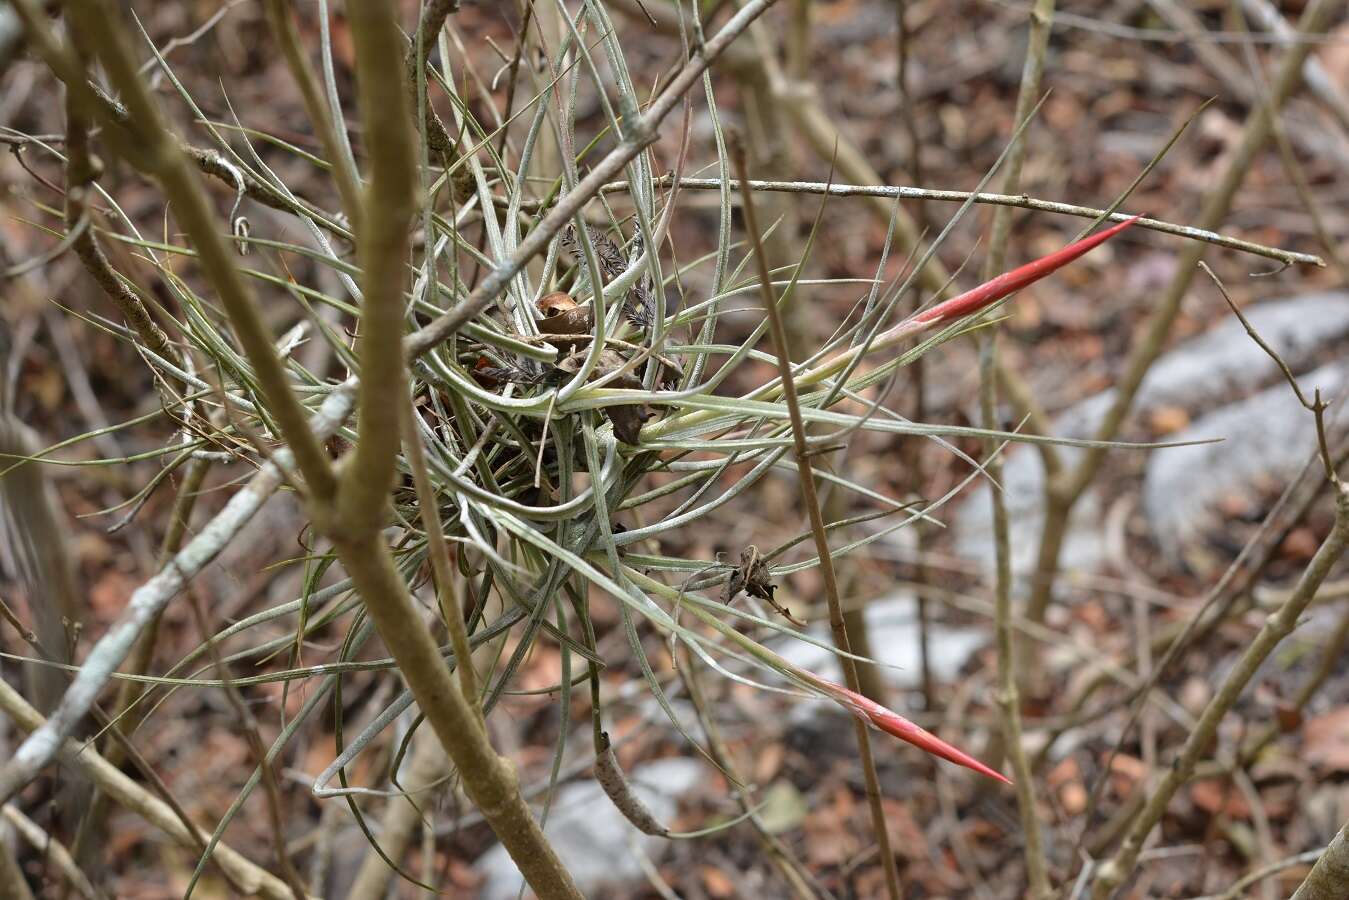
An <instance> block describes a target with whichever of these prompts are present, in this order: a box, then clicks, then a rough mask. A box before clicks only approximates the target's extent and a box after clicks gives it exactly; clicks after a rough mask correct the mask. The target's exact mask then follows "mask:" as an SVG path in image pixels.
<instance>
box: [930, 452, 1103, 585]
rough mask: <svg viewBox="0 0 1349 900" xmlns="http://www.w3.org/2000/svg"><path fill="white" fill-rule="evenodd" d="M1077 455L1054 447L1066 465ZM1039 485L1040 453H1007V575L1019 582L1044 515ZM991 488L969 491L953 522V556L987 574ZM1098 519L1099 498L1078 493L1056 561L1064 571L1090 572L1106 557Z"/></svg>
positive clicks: (1004, 472) (1041, 485)
mask: <svg viewBox="0 0 1349 900" xmlns="http://www.w3.org/2000/svg"><path fill="white" fill-rule="evenodd" d="M1080 453H1081V451H1080V450H1078V449H1077V448H1074V447H1060V448H1059V455H1060V457H1061V458H1062V459H1063V460H1064V462H1065V463H1067V464H1068V465H1072V464H1074V463H1075V462H1076V461H1077V459H1078V458H1079V455H1080ZM1044 482H1045V470H1044V466H1043V465H1042V464H1041V462H1040V454H1039V451H1037V450H1036V449H1035V448H1034V447H1016V448H1013V449H1012V450H1010V451H1009V452H1008V454H1007V457H1006V460H1005V462H1004V465H1003V470H1002V489H1003V499H1004V501H1005V502H1006V504H1007V519H1008V521H1009V522H1010V524H1011V529H1010V535H1009V543H1010V544H1011V550H1012V576H1013V577H1014V578H1016V579H1018V580H1020V579H1024V578H1025V577H1026V576H1028V575H1029V574H1030V573H1031V571H1032V570H1033V569H1034V568H1035V556H1036V553H1037V552H1038V548H1039V541H1040V527H1041V525H1042V524H1043V522H1044V517H1045V512H1044V503H1043V499H1044ZM990 490H991V488H990V487H989V485H988V484H987V483H984V484H981V485H979V486H978V487H977V488H975V489H974V490H973V491H971V492H970V496H969V499H968V500H966V501H965V503H964V504H962V506H961V508H960V515H959V517H958V518H957V519H956V520H955V528H954V535H955V550H956V553H957V554H959V555H960V556H963V557H966V558H968V559H973V560H976V561H978V563H979V564H980V567H981V568H982V569H983V570H984V571H985V572H986V573H988V574H990V575H991V574H992V572H993V564H994V545H993V514H992V511H991V498H990V497H989V491H990ZM1101 516H1102V511H1101V502H1100V498H1098V497H1097V496H1096V494H1095V493H1094V492H1092V491H1088V492H1087V493H1085V494H1083V496H1082V499H1081V500H1079V501H1078V503H1077V505H1076V506H1074V507H1073V512H1072V515H1071V516H1070V517H1069V520H1068V537H1067V538H1066V539H1065V540H1064V542H1063V555H1062V556H1061V557H1060V564H1061V566H1062V568H1063V570H1064V571H1065V572H1071V571H1086V572H1090V571H1094V570H1095V569H1097V568H1098V567H1099V566H1100V564H1101V561H1102V559H1103V558H1104V556H1105V545H1104V542H1103V540H1102V529H1101Z"/></svg>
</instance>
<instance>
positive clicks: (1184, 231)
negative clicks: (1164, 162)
mask: <svg viewBox="0 0 1349 900" xmlns="http://www.w3.org/2000/svg"><path fill="white" fill-rule="evenodd" d="M669 182H670V177H669V176H662V177H661V178H659V179H657V180H656V184H657V185H659V186H664V185H667V184H668V183H669ZM679 186H680V188H682V189H687V190H691V191H716V190H720V189H721V179H719V178H681V179H679ZM749 187H750V190H753V191H781V192H785V193H790V194H828V195H829V196H831V197H883V198H886V199H890V200H893V199H895V198H899V199H900V200H933V201H940V202H943V203H964V202H965V201H966V200H969V199H971V198H973V200H974V202H975V203H982V204H986V205H990V206H1011V207H1016V208H1019V209H1033V210H1036V211H1038V212H1049V213H1059V214H1060V215H1065V216H1076V217H1077V218H1080V219H1100V218H1101V217H1102V216H1105V214H1106V212H1107V210H1104V209H1097V208H1095V207H1092V206H1078V205H1076V204H1073V203H1059V202H1058V201H1055V200H1039V199H1036V198H1034V197H1029V196H1027V195H1025V194H991V193H988V192H979V193H973V194H972V193H970V192H969V191H945V190H930V189H928V188H917V187H909V186H907V185H881V186H875V185H865V184H830V183H827V182H823V181H751V182H750V183H749ZM601 190H602V191H604V192H605V193H625V192H627V191H629V190H631V185H629V184H628V183H627V182H626V181H613V182H609V183H606V184H605V185H604V186H603V187H602V188H601ZM1130 218H1132V216H1130V215H1128V214H1127V213H1121V212H1116V213H1111V214H1110V215H1109V216H1106V217H1105V221H1108V222H1123V221H1125V220H1126V219H1130ZM1138 227H1139V228H1147V229H1149V230H1151V231H1159V232H1161V233H1163V234H1171V235H1175V236H1176V237H1183V238H1188V239H1189V240H1192V241H1199V242H1202V243H1206V244H1213V245H1214V246H1217V247H1223V248H1225V249H1228V250H1236V251H1239V252H1241V253H1250V254H1252V255H1254V256H1263V257H1265V258H1267V259H1273V260H1277V261H1279V262H1281V263H1284V264H1285V265H1307V266H1318V267H1322V268H1324V267H1325V264H1326V263H1325V260H1323V259H1322V258H1321V257H1319V256H1315V255H1313V254H1310V253H1297V252H1295V251H1292V250H1280V249H1279V248H1277V247H1267V246H1265V245H1264V244H1257V243H1254V242H1253V241H1243V240H1241V239H1240V238H1234V237H1229V236H1227V235H1224V234H1219V233H1218V232H1216V231H1212V230H1210V229H1208V228H1202V227H1195V226H1192V225H1177V224H1175V223H1174V222H1165V221H1162V220H1161V219H1150V218H1148V217H1147V216H1140V217H1139V219H1138Z"/></svg>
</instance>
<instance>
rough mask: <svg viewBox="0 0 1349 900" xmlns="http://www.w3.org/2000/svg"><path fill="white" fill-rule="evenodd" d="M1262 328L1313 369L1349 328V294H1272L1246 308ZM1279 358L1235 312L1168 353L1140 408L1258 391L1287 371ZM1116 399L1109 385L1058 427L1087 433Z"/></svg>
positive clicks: (1298, 364)
mask: <svg viewBox="0 0 1349 900" xmlns="http://www.w3.org/2000/svg"><path fill="white" fill-rule="evenodd" d="M1243 312H1245V315H1246V318H1247V319H1248V320H1249V321H1250V323H1251V326H1252V327H1254V328H1255V330H1256V332H1258V333H1259V335H1260V336H1261V337H1262V338H1264V340H1265V343H1267V344H1269V345H1270V346H1271V347H1273V348H1274V350H1275V351H1276V352H1277V353H1278V354H1279V355H1280V356H1282V357H1283V360H1284V362H1286V363H1288V366H1289V368H1291V369H1292V370H1293V371H1294V372H1302V371H1305V370H1306V369H1307V368H1308V367H1309V366H1311V365H1312V364H1313V363H1314V362H1315V358H1316V355H1317V354H1318V353H1320V352H1321V351H1323V350H1325V349H1326V348H1327V347H1330V346H1332V345H1333V344H1335V343H1336V342H1337V341H1339V340H1342V339H1343V338H1344V337H1346V336H1349V294H1346V293H1341V292H1336V291H1329V292H1326V293H1322V294H1307V295H1306V296H1302V297H1292V298H1289V299H1286V300H1267V301H1265V302H1263V303H1257V304H1255V305H1254V306H1252V307H1250V309H1248V310H1244V311H1243ZM1279 377H1280V376H1279V368H1278V366H1277V365H1276V364H1275V362H1274V360H1273V359H1271V358H1270V357H1269V354H1267V353H1266V352H1265V351H1264V350H1261V349H1260V347H1259V346H1257V345H1256V343H1255V341H1253V340H1251V338H1250V335H1248V334H1246V329H1245V328H1243V327H1242V324H1241V322H1240V321H1238V320H1237V318H1236V317H1235V316H1232V315H1229V316H1228V317H1227V318H1225V319H1223V321H1222V322H1221V323H1219V324H1218V325H1216V326H1214V327H1213V328H1211V329H1210V330H1209V331H1207V332H1205V333H1204V334H1202V335H1200V336H1199V337H1197V338H1194V339H1192V340H1189V341H1186V342H1185V343H1183V344H1181V345H1180V346H1179V347H1176V348H1175V349H1174V350H1171V351H1170V352H1168V353H1166V354H1163V355H1162V357H1161V358H1160V359H1158V360H1157V362H1156V363H1154V364H1153V366H1152V368H1151V369H1149V370H1148V374H1147V375H1146V376H1144V378H1143V384H1142V385H1140V386H1139V389H1138V396H1137V397H1136V398H1135V399H1134V413H1133V414H1134V416H1135V417H1136V416H1138V415H1139V414H1140V413H1147V412H1149V411H1151V410H1154V409H1158V408H1161V407H1165V406H1175V407H1179V408H1181V409H1186V410H1198V409H1206V408H1212V407H1213V406H1216V405H1219V404H1223V403H1226V402H1228V401H1230V400H1232V399H1234V398H1241V397H1246V396H1248V395H1250V394H1251V393H1252V392H1253V391H1255V390H1257V389H1259V388H1262V387H1266V386H1268V385H1269V384H1271V383H1272V382H1273V381H1275V380H1277V379H1278V378H1279ZM1114 401H1115V392H1114V390H1108V391H1102V392H1101V393H1099V394H1097V395H1096V396H1094V397H1090V398H1088V399H1087V400H1084V401H1082V402H1081V403H1079V404H1077V405H1075V406H1073V407H1071V408H1070V409H1069V410H1068V411H1066V412H1065V413H1064V414H1063V415H1062V416H1061V417H1060V418H1059V419H1058V420H1056V421H1055V423H1054V424H1055V430H1056V431H1057V433H1059V434H1061V435H1064V436H1066V437H1087V436H1088V435H1089V434H1090V433H1091V432H1094V431H1095V430H1096V427H1097V426H1098V425H1099V424H1100V423H1101V420H1102V419H1103V418H1104V417H1105V413H1106V410H1108V409H1109V408H1110V405H1111V404H1112V403H1114Z"/></svg>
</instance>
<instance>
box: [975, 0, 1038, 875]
mask: <svg viewBox="0 0 1349 900" xmlns="http://www.w3.org/2000/svg"><path fill="white" fill-rule="evenodd" d="M1053 18H1054V0H1036V4H1035V8H1034V9H1033V10H1032V11H1031V14H1030V39H1029V42H1028V44H1027V47H1026V60H1025V64H1024V65H1023V67H1022V70H1021V86H1020V88H1019V90H1018V93H1017V101H1016V113H1015V117H1016V118H1015V119H1014V121H1016V122H1024V121H1025V120H1026V119H1027V118H1029V116H1030V115H1031V113H1032V110H1033V109H1034V107H1035V102H1036V99H1037V97H1038V96H1039V94H1040V82H1041V78H1042V76H1043V75H1044V69H1045V56H1046V53H1047V51H1048V47H1049V32H1050V26H1051V23H1052V21H1053ZM1026 152H1027V147H1026V142H1025V141H1017V142H1016V143H1015V145H1014V146H1013V147H1012V149H1011V152H1010V153H1009V154H1008V157H1007V161H1006V163H1005V165H1004V169H1003V183H1002V189H1003V192H1004V193H1007V194H1012V193H1015V192H1016V191H1017V189H1018V188H1019V187H1020V184H1021V167H1022V165H1023V164H1024V162H1025V159H1026ZM1011 220H1012V216H1011V209H1010V208H1008V207H1005V206H1004V207H999V208H998V209H997V211H996V212H995V213H994V215H993V228H992V236H991V237H990V238H989V247H988V255H987V257H986V259H985V263H984V275H983V278H984V280H985V281H987V280H988V279H990V278H993V277H994V276H995V275H996V274H997V273H999V272H1001V271H1002V270H1003V267H1004V263H1005V261H1006V255H1007V241H1008V237H1009V236H1010V235H1011V228H1012V221H1011ZM996 328H997V326H996V325H995V326H994V329H995V330H993V331H990V332H989V333H988V334H987V335H986V336H984V338H983V339H982V340H981V341H980V354H979V357H980V358H979V363H980V364H979V375H980V389H979V403H980V408H981V413H982V416H983V420H984V427H985V428H988V429H997V428H998V427H999V423H998V421H997V403H996V400H997V397H996V394H997V384H998V377H997V355H998V346H997V339H998V333H997V330H996ZM986 447H987V450H986V453H985V455H986V456H987V457H988V463H987V465H986V467H985V469H986V471H987V472H988V477H989V478H990V479H991V480H992V482H993V483H994V484H1000V483H1001V482H1002V456H1001V454H998V453H997V452H995V451H996V447H997V441H995V440H993V439H989V440H988V441H987V442H986ZM989 497H990V499H991V502H992V510H991V512H992V518H993V546H994V551H995V553H994V555H995V561H996V564H995V577H994V589H993V590H994V601H995V614H994V628H995V633H996V635H997V647H998V711H999V713H1000V719H1001V724H1002V743H1003V750H1004V752H1005V753H1006V754H1007V757H1008V760H1009V762H1010V763H1011V766H1012V773H1013V782H1014V784H1015V786H1016V802H1017V811H1018V814H1019V815H1020V818H1021V830H1022V835H1023V839H1024V844H1023V851H1024V856H1025V859H1026V878H1027V881H1028V882H1029V887H1028V892H1027V896H1028V897H1032V898H1036V900H1045V898H1048V897H1049V896H1051V893H1052V889H1051V887H1050V883H1049V866H1048V860H1047V857H1046V856H1045V850H1044V837H1043V835H1042V833H1041V830H1040V819H1039V816H1038V814H1037V813H1036V810H1035V781H1034V779H1033V778H1032V775H1031V767H1030V762H1029V760H1028V759H1027V758H1026V748H1025V746H1024V745H1023V743H1022V736H1021V694H1020V691H1019V690H1018V687H1017V669H1018V666H1017V662H1016V661H1017V654H1016V652H1015V651H1016V645H1015V644H1014V643H1013V640H1012V627H1011V614H1012V547H1011V533H1010V527H1009V523H1008V518H1007V501H1006V498H1005V497H1004V496H1003V492H1002V491H1000V490H993V491H989Z"/></svg>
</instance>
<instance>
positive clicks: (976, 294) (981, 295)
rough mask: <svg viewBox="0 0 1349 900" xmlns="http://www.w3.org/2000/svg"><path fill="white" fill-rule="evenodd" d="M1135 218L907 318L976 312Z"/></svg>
mask: <svg viewBox="0 0 1349 900" xmlns="http://www.w3.org/2000/svg"><path fill="white" fill-rule="evenodd" d="M1139 218H1140V217H1139V216H1134V217H1133V218H1131V219H1125V220H1124V221H1123V222H1120V223H1119V224H1118V225H1113V226H1111V227H1110V228H1107V229H1106V230H1105V231H1098V232H1097V233H1096V234H1093V235H1092V236H1091V237H1085V238H1083V239H1082V240H1080V241H1077V242H1075V243H1072V244H1069V245H1068V246H1067V247H1064V248H1063V249H1062V250H1056V251H1055V252H1053V253H1051V254H1049V255H1048V256H1042V257H1040V258H1039V259H1037V260H1035V261H1034V262H1028V263H1026V264H1025V265H1024V266H1021V267H1020V268H1016V269H1013V270H1012V271H1010V272H1004V273H1003V274H1001V275H999V276H998V277H996V278H991V279H989V280H988V281H985V282H984V283H983V284H981V285H979V286H978V287H977V288H974V289H973V290H969V291H966V292H965V293H963V294H961V295H960V296H959V297H952V298H951V299H950V300H947V301H946V302H944V303H938V304H937V305H936V306H934V307H932V308H931V309H927V310H924V311H923V312H920V313H918V314H917V315H915V316H914V317H913V318H912V319H911V320H910V321H911V322H913V323H914V324H915V325H918V326H921V327H922V328H931V327H932V326H934V325H940V324H944V323H945V322H947V321H948V320H950V319H960V318H964V317H965V316H968V315H972V314H973V313H977V312H978V311H979V310H981V309H983V308H984V307H986V306H989V305H991V304H993V303H996V302H998V301H999V300H1001V299H1002V298H1003V297H1006V296H1007V295H1008V294H1011V293H1014V292H1015V291H1019V290H1021V289H1022V288H1024V287H1026V286H1027V285H1029V284H1033V283H1034V282H1036V281H1039V280H1040V279H1041V278H1044V277H1045V276H1046V275H1048V274H1049V273H1050V272H1053V271H1054V270H1056V269H1059V268H1062V267H1063V266H1066V265H1067V264H1068V263H1070V262H1072V261H1073V260H1075V259H1077V258H1078V257H1079V256H1081V255H1082V254H1084V253H1086V252H1087V251H1088V250H1091V249H1092V248H1093V247H1096V246H1097V245H1099V244H1103V243H1105V242H1106V241H1108V240H1110V239H1111V238H1112V237H1114V236H1115V235H1117V234H1119V233H1120V232H1121V231H1123V230H1124V229H1126V228H1128V227H1129V226H1130V225H1132V224H1134V223H1135V222H1137V221H1138V220H1139ZM915 330H917V329H915Z"/></svg>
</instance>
